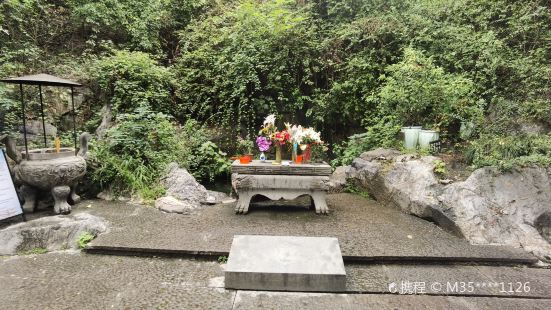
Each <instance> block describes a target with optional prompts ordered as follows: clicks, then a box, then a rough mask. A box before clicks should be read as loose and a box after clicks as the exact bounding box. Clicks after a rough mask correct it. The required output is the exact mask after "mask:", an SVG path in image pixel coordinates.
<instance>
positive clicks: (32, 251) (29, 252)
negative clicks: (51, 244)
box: [19, 247, 48, 255]
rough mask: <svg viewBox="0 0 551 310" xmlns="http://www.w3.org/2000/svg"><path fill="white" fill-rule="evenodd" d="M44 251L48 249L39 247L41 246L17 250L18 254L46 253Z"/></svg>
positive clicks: (46, 251)
mask: <svg viewBox="0 0 551 310" xmlns="http://www.w3.org/2000/svg"><path fill="white" fill-rule="evenodd" d="M46 253H48V249H46V248H41V247H36V248H32V249H30V250H28V251H22V252H19V255H33V254H46Z"/></svg>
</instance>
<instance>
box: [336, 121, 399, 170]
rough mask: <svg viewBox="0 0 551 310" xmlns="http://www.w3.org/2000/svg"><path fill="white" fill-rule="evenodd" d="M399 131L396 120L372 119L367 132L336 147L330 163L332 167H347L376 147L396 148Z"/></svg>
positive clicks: (352, 137)
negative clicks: (333, 157)
mask: <svg viewBox="0 0 551 310" xmlns="http://www.w3.org/2000/svg"><path fill="white" fill-rule="evenodd" d="M399 131H400V125H399V124H397V122H396V118H395V117H392V116H385V117H382V118H380V119H374V120H373V123H372V124H371V126H368V127H367V132H365V133H362V134H357V135H353V136H350V137H349V138H348V140H347V141H345V142H343V143H342V144H340V145H336V146H335V147H334V149H333V152H334V155H335V159H334V160H333V161H331V165H333V166H334V167H336V166H340V165H349V164H350V163H352V161H353V160H354V159H355V158H356V157H358V156H359V155H361V154H362V153H363V152H366V151H370V150H372V149H374V148H377V147H386V148H389V147H396V145H397V140H396V137H397V135H398V132H399Z"/></svg>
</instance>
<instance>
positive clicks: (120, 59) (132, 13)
mask: <svg viewBox="0 0 551 310" xmlns="http://www.w3.org/2000/svg"><path fill="white" fill-rule="evenodd" d="M0 25H1V26H0V74H1V75H2V77H7V76H16V75H21V74H26V73H37V72H49V73H52V74H57V75H60V76H64V77H67V78H72V79H75V80H79V81H81V82H83V83H85V84H86V85H87V86H88V87H89V89H90V90H91V92H90V93H87V95H86V101H85V103H87V104H85V105H82V106H81V107H80V108H79V122H80V123H81V125H82V126H81V127H82V128H83V129H87V130H90V131H95V130H96V128H97V127H98V126H99V125H100V124H102V125H106V123H105V111H111V114H112V115H111V116H112V122H107V125H108V126H107V127H108V128H109V127H110V129H108V130H107V131H106V132H105V133H104V134H102V135H100V136H102V137H103V136H104V137H105V139H103V140H102V141H99V142H97V143H96V151H95V154H96V156H97V158H98V159H99V160H98V161H97V163H98V165H99V166H98V167H97V169H96V173H95V176H96V179H97V180H99V181H102V182H104V183H105V184H117V186H120V187H121V188H120V190H131V191H136V190H137V191H140V192H142V194H144V195H146V196H155V195H157V194H158V192H159V191H161V192H162V189H156V186H154V185H151V184H155V180H156V179H157V178H158V176H159V173H160V172H159V171H161V170H162V167H163V166H164V165H166V163H167V162H168V161H179V162H180V163H182V164H183V165H185V166H187V167H188V168H190V169H191V171H192V172H194V173H195V175H196V176H198V177H199V178H201V179H203V180H208V179H213V178H215V177H216V176H217V175H219V174H223V173H225V171H226V170H227V160H224V153H223V152H222V151H221V150H220V149H219V147H218V146H220V148H221V149H222V150H223V151H225V152H227V153H234V152H235V141H236V136H238V135H240V136H242V137H247V136H249V137H252V136H253V135H254V134H255V133H256V129H257V128H258V127H259V124H260V123H261V122H262V120H263V118H264V116H265V115H266V114H268V113H276V114H277V115H278V116H279V119H280V120H285V121H293V122H301V123H304V124H306V125H312V126H315V127H316V128H317V129H318V130H321V131H322V132H323V134H324V139H325V140H326V141H327V142H329V145H330V153H329V155H330V157H332V158H334V161H333V163H334V164H346V163H348V162H350V161H351V160H352V159H353V158H354V157H355V156H357V155H358V154H359V153H361V152H363V151H365V150H369V149H372V148H374V147H378V146H397V142H396V137H397V134H398V132H399V129H400V127H401V126H404V125H413V124H414V125H423V126H425V127H427V128H434V129H438V130H439V131H440V132H441V136H442V138H443V141H444V142H445V146H446V147H447V149H448V150H451V151H454V152H464V153H465V154H466V158H467V159H468V160H469V161H470V163H471V164H472V165H473V166H475V167H479V166H484V165H497V166H500V167H503V168H512V167H514V166H516V165H526V164H531V163H539V164H545V165H549V164H550V162H551V160H550V157H551V134H550V132H551V130H550V128H551V88H550V80H551V57H550V55H551V40H550V38H551V10H550V3H549V2H548V1H544V0H527V1H507V0H413V1H411V0H410V1H406V0H296V1H295V0H263V1H262V0H213V1H206V0H148V1H144V0H132V1H130V0H99V1H93V0H56V1H41V0H38V1H37V0H7V1H4V2H2V3H1V4H0ZM27 96H29V99H31V98H32V95H31V94H30V93H29V94H27ZM17 98H18V97H17V92H11V91H9V89H7V88H6V86H4V85H0V105H1V107H2V110H1V111H2V114H1V115H0V116H1V117H0V118H1V119H2V124H0V125H1V127H2V128H0V129H1V130H4V131H13V130H14V128H16V127H17V124H18V123H17V113H18V108H19V107H18V104H17ZM51 122H53V123H55V124H56V125H59V124H60V122H61V120H60V119H56V118H52V119H51ZM462 124H463V126H467V127H469V128H470V129H472V130H470V132H469V133H468V134H464V133H460V128H461V125H462ZM100 127H102V126H100ZM103 127H105V126H103ZM190 128H193V129H190ZM349 136H351V137H350V138H347V137H349ZM217 145H218V146H217Z"/></svg>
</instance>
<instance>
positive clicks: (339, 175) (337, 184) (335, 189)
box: [329, 166, 350, 194]
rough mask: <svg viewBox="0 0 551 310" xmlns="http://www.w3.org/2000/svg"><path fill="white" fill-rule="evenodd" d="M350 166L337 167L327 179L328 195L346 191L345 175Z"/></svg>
mask: <svg viewBox="0 0 551 310" xmlns="http://www.w3.org/2000/svg"><path fill="white" fill-rule="evenodd" d="M349 170H350V166H341V167H337V168H336V169H335V171H333V174H331V178H330V179H329V193H330V194H336V193H341V192H343V191H345V190H346V184H347V174H348V171H349Z"/></svg>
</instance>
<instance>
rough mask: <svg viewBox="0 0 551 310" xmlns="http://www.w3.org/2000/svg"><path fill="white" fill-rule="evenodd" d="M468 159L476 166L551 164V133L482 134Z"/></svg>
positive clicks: (471, 148) (505, 168) (469, 153)
mask: <svg viewBox="0 0 551 310" xmlns="http://www.w3.org/2000/svg"><path fill="white" fill-rule="evenodd" d="M467 156H468V159H469V160H470V161H471V162H472V164H473V166H475V167H477V168H478V167H483V166H496V167H498V168H500V169H503V170H510V169H512V168H513V167H516V166H530V165H534V164H539V165H543V166H551V135H550V134H547V135H511V136H507V137H495V136H491V135H490V136H482V137H481V138H480V139H478V140H476V141H474V142H473V143H472V144H471V145H470V147H469V149H468V151H467Z"/></svg>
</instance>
